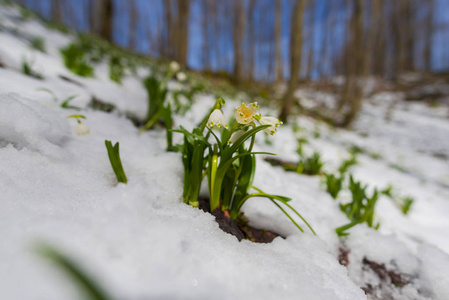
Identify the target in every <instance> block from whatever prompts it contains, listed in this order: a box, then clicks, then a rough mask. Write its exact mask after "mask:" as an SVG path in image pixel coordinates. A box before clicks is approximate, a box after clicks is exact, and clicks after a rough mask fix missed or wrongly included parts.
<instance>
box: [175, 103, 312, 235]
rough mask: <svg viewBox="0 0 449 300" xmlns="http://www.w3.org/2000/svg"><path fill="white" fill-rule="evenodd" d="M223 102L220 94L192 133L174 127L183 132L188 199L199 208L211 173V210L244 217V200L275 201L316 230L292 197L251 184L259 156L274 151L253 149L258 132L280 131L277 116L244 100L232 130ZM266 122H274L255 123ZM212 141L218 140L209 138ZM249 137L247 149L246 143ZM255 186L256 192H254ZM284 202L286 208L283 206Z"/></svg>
mask: <svg viewBox="0 0 449 300" xmlns="http://www.w3.org/2000/svg"><path fill="white" fill-rule="evenodd" d="M222 105H224V100H223V99H221V98H219V99H218V100H217V102H216V103H215V105H214V107H213V108H212V109H211V111H210V113H209V114H208V115H207V116H206V117H205V119H204V120H203V122H202V123H201V124H200V125H199V127H198V128H195V129H193V131H192V132H189V131H187V130H186V129H184V128H183V127H181V128H180V129H179V130H174V131H175V132H179V133H182V134H184V145H183V146H182V153H183V156H182V157H183V164H184V172H185V173H184V201H185V202H186V203H189V204H190V205H192V206H198V197H199V189H200V186H201V182H202V179H203V174H205V175H206V176H207V180H208V191H209V204H210V211H211V212H213V211H215V210H216V209H221V210H222V211H223V212H225V215H228V216H229V217H230V219H231V220H236V219H238V217H239V216H241V213H240V210H241V208H242V206H243V205H244V203H245V202H246V201H247V200H248V199H250V198H252V197H263V198H267V199H269V200H270V201H272V202H273V203H274V204H275V205H276V206H277V207H278V208H279V209H281V211H282V212H283V213H284V214H286V215H287V217H288V218H289V219H290V220H291V221H292V222H293V223H294V224H295V225H296V226H297V227H298V229H299V230H301V231H303V229H302V228H301V226H299V224H298V223H297V222H296V221H295V220H294V219H293V218H292V217H291V216H290V215H289V213H288V212H287V211H286V210H285V209H284V207H287V208H288V209H290V210H291V211H292V212H293V213H294V214H295V215H297V216H298V217H299V218H301V219H302V220H303V221H304V222H305V224H306V225H307V226H308V227H309V228H310V230H311V231H312V232H313V229H312V228H311V227H310V225H309V224H308V223H307V222H306V221H305V219H304V218H303V217H302V216H301V215H300V214H299V213H298V212H297V211H296V210H295V209H294V208H293V207H292V206H291V205H290V204H289V203H288V202H289V201H290V200H291V199H290V198H287V197H284V196H279V195H271V194H267V193H265V192H263V191H262V190H261V189H259V188H257V187H254V186H253V179H254V176H255V170H256V159H255V155H257V154H272V153H266V152H253V151H252V149H253V146H254V142H255V136H256V134H257V133H258V132H260V131H262V130H265V131H266V132H268V133H271V134H272V133H273V132H276V127H277V126H278V125H279V124H280V122H279V121H277V123H275V122H274V120H273V119H274V118H270V117H265V119H264V117H262V116H260V114H257V113H256V111H257V109H258V105H257V103H252V104H250V105H249V106H246V105H245V104H242V105H241V106H240V107H239V108H238V109H237V111H236V115H235V118H236V121H234V125H233V126H232V127H231V128H230V129H228V127H227V125H226V119H225V117H224V115H223V113H222V112H221V107H222ZM256 120H257V121H259V123H260V124H262V123H263V122H265V121H266V120H271V121H273V124H266V125H257V124H256V123H255V121H256ZM215 128H218V129H220V131H221V138H219V137H218V136H217V135H216V134H215V133H214V131H213V129H215ZM210 139H212V140H213V141H214V142H210V141H209V140H210ZM247 140H250V141H251V142H250V144H249V146H248V147H245V142H246V141H247ZM251 190H255V192H252V193H251ZM282 206H284V207H282Z"/></svg>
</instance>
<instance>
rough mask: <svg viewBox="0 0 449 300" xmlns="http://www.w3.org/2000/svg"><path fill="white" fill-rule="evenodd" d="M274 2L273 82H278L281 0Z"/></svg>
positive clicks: (280, 49)
mask: <svg viewBox="0 0 449 300" xmlns="http://www.w3.org/2000/svg"><path fill="white" fill-rule="evenodd" d="M275 1H276V8H275V17H274V20H275V21H274V43H275V48H274V49H275V50H274V57H275V61H276V77H275V81H276V82H279V81H281V80H282V77H283V76H282V69H283V68H282V52H281V51H282V48H281V47H282V46H281V43H282V24H281V20H282V1H281V0H275Z"/></svg>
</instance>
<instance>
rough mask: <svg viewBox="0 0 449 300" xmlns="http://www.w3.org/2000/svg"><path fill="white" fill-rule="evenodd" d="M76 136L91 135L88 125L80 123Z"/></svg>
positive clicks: (77, 126)
mask: <svg viewBox="0 0 449 300" xmlns="http://www.w3.org/2000/svg"><path fill="white" fill-rule="evenodd" d="M76 134H77V135H86V134H89V127H87V125H86V124H84V123H81V122H80V121H78V125H76Z"/></svg>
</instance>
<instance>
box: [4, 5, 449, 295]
mask: <svg viewBox="0 0 449 300" xmlns="http://www.w3.org/2000/svg"><path fill="white" fill-rule="evenodd" d="M0 24H1V26H2V27H3V28H4V30H3V31H0V45H1V46H0V61H1V62H3V63H4V64H5V66H6V67H5V68H0V158H1V159H0V191H1V194H0V207H1V209H0V237H1V241H2V244H1V247H0V258H1V264H0V298H1V299H79V298H80V295H79V294H78V291H77V290H76V289H75V287H73V286H72V284H71V283H70V282H68V281H67V280H66V278H65V277H61V275H60V274H59V273H58V271H57V270H55V269H54V268H53V267H52V266H49V265H47V264H46V263H45V261H43V260H42V259H41V258H40V257H38V256H37V255H36V254H35V251H34V250H33V249H34V248H33V247H34V246H35V245H36V243H38V242H39V241H44V242H47V243H50V244H52V245H55V246H57V247H58V248H59V249H62V250H63V251H64V252H66V253H67V254H69V255H70V256H71V257H73V258H74V259H75V260H76V261H77V262H78V263H79V264H80V265H81V266H82V267H83V268H84V269H86V270H87V271H88V272H89V273H90V274H92V275H93V276H94V277H95V278H96V279H98V281H99V282H100V283H101V284H102V286H104V287H105V288H106V289H107V290H108V291H109V292H110V293H111V294H112V295H114V297H115V298H116V299H231V298H232V299H351V300H352V299H366V297H367V296H366V295H365V293H364V291H363V290H362V289H360V287H364V288H366V287H368V286H372V287H374V292H373V294H372V295H371V296H369V297H371V298H379V299H447V296H448V295H449V287H448V286H447V284H446V283H445V282H446V278H447V276H448V271H447V270H448V267H449V256H448V253H449V238H448V237H449V220H448V219H447V215H448V213H449V201H448V199H449V197H448V196H449V188H448V178H449V169H448V168H447V164H448V162H447V160H443V159H440V158H436V157H434V156H433V153H434V152H435V151H439V152H441V151H443V152H444V153H446V152H447V151H449V150H448V149H449V148H448V147H447V145H446V143H447V140H445V139H443V136H442V135H445V136H447V133H448V131H449V122H448V120H447V119H443V118H437V117H435V116H434V115H431V114H430V115H429V113H428V111H427V108H426V107H424V106H422V107H415V108H413V110H411V109H409V107H406V106H405V104H404V106H402V105H400V106H398V108H397V112H395V113H394V114H393V117H392V121H391V122H389V123H387V122H385V121H383V119H382V115H383V113H384V110H385V107H386V105H382V103H381V102H380V104H378V105H377V106H374V105H372V104H368V106H366V107H365V109H364V111H363V114H362V117H361V118H360V119H359V122H358V123H357V124H356V126H355V130H354V131H342V130H338V131H335V130H333V129H330V128H328V127H327V126H326V125H324V124H320V123H316V122H315V121H314V120H311V119H307V118H303V117H299V118H298V120H297V122H298V123H299V125H300V126H301V128H303V130H302V131H300V133H299V134H300V135H301V136H305V137H308V139H309V141H310V144H309V145H307V147H306V151H312V150H319V151H320V152H321V153H322V154H323V157H324V160H325V162H326V164H325V169H327V170H328V171H333V170H335V169H336V167H337V166H338V164H339V162H340V161H341V160H342V159H343V158H345V157H346V156H347V155H348V154H347V149H348V147H349V146H351V145H354V144H356V145H358V146H359V147H363V148H364V149H367V150H369V151H370V152H375V153H378V154H380V155H381V156H382V158H381V159H377V160H376V159H373V158H372V157H370V156H369V155H368V153H366V154H361V155H360V156H359V162H360V163H359V164H358V165H356V166H354V167H353V168H352V169H351V172H352V173H353V174H354V176H355V177H356V178H357V179H359V180H362V181H363V182H365V183H367V184H369V185H370V188H373V187H375V186H377V187H379V188H383V187H385V186H386V185H387V184H388V183H393V185H394V187H395V188H397V190H398V191H399V192H401V193H405V194H407V195H411V196H413V197H415V203H414V206H413V207H412V210H411V212H410V214H409V215H408V216H404V215H402V214H401V213H400V211H399V210H398V209H397V208H396V207H395V206H394V205H393V204H392V203H391V201H390V200H389V199H387V198H386V197H382V198H381V199H380V200H379V204H378V207H377V210H376V214H377V218H378V220H379V221H380V222H381V227H380V229H379V230H378V231H375V230H373V229H370V228H368V227H366V226H365V225H358V226H356V227H355V228H353V229H352V230H351V231H350V232H351V234H350V235H349V236H348V237H347V238H345V239H342V240H340V239H338V237H337V236H336V234H335V232H334V230H335V228H336V227H338V226H341V225H343V224H346V223H347V219H346V217H345V216H344V215H343V214H342V213H341V212H340V209H339V207H338V202H336V201H334V200H333V199H332V198H331V197H330V196H329V195H328V194H327V193H326V192H325V191H324V190H323V188H322V186H321V182H320V181H321V179H320V178H319V177H317V176H314V177H310V176H304V175H298V174H295V173H287V172H285V171H283V170H282V169H281V168H280V167H272V166H271V165H269V164H268V163H267V162H265V161H264V160H262V159H261V158H260V157H259V158H258V165H257V171H256V177H255V185H256V186H260V187H264V190H266V192H269V193H273V194H281V195H285V196H288V197H291V198H293V200H292V202H291V204H292V206H293V207H295V208H296V209H297V210H298V211H299V212H300V213H301V214H302V215H303V216H305V218H306V219H307V220H308V221H309V223H310V224H311V225H312V226H313V227H314V229H315V231H316V232H317V234H318V235H317V236H313V235H312V234H311V233H310V232H307V231H306V233H303V234H301V233H300V232H298V230H297V228H296V227H294V226H293V224H291V223H290V221H289V220H288V219H287V218H286V217H285V216H284V215H282V213H281V212H280V211H279V210H277V208H276V207H274V206H273V205H272V204H271V203H270V202H268V201H266V200H264V199H252V200H251V201H249V202H248V203H247V204H245V206H244V212H245V214H246V215H247V216H248V218H249V219H250V222H251V224H252V225H254V226H261V227H264V228H267V229H271V230H274V231H277V232H279V233H281V234H284V235H286V236H287V238H286V239H285V240H284V239H281V238H277V239H275V240H274V242H273V243H271V244H254V243H251V242H249V241H242V242H238V241H237V239H236V238H235V237H233V236H231V235H229V234H226V233H224V232H223V231H221V230H220V229H219V228H218V225H217V223H216V222H215V220H214V217H213V216H211V215H209V214H206V213H203V212H202V211H200V210H198V209H196V208H193V207H190V206H187V205H185V204H183V203H182V199H181V198H182V180H183V168H182V163H181V157H180V155H179V154H178V153H167V152H165V147H166V145H165V131H164V130H161V129H156V130H153V131H150V132H147V133H144V134H139V133H138V128H136V127H134V125H133V124H132V122H131V121H130V120H128V119H126V118H125V117H124V114H125V113H126V112H131V113H133V114H134V115H136V116H140V117H143V116H144V115H145V112H146V105H147V103H146V92H145V90H144V89H143V87H142V86H141V83H140V80H141V78H142V77H141V76H134V75H129V76H127V77H126V79H125V80H124V83H123V85H117V84H115V83H114V82H112V81H110V80H109V79H108V74H107V66H106V65H104V64H100V65H99V66H96V68H95V72H96V77H95V78H81V77H78V76H76V75H73V74H71V73H70V72H69V71H68V70H66V69H65V67H64V66H63V64H62V58H61V57H60V55H59V52H58V49H59V48H61V47H63V46H64V45H66V44H67V43H69V42H70V40H72V38H71V37H67V36H65V35H62V34H60V33H57V32H53V31H49V30H48V29H46V28H45V27H44V26H42V25H41V24H39V23H38V22H37V21H34V20H29V21H26V22H23V21H21V20H20V18H19V13H18V11H17V10H16V9H13V8H11V7H1V8H0ZM13 28H16V29H15V30H12V29H13ZM5 29H7V30H5ZM17 32H18V33H19V34H20V33H23V34H28V35H33V36H42V37H44V38H45V42H46V46H47V54H44V53H39V52H36V51H33V50H31V49H30V48H29V47H28V45H27V42H26V41H24V40H23V39H20V38H17ZM24 56H29V57H33V59H34V60H35V63H34V65H35V66H36V68H40V71H41V72H42V73H43V75H44V76H45V79H44V80H37V79H34V78H31V77H27V76H25V75H23V74H21V73H20V64H21V61H22V57H24ZM140 71H141V72H139V74H140V73H142V74H145V72H147V70H140ZM59 75H63V76H66V77H69V78H73V79H74V80H75V81H77V82H80V83H81V85H76V84H73V83H71V82H67V81H65V80H62V79H61V78H60V76H59ZM170 86H172V87H174V86H175V85H170ZM39 88H47V89H50V90H51V91H53V92H54V94H55V95H56V97H57V98H58V99H59V100H58V101H59V103H57V102H55V101H54V100H53V99H52V97H51V96H50V95H49V94H48V93H44V92H42V91H39V90H37V89H39ZM75 94H76V95H78V97H77V98H76V99H75V100H73V102H72V103H71V104H72V105H75V106H78V107H81V108H82V111H81V112H76V111H73V110H67V109H62V108H60V107H59V104H60V102H61V101H62V100H63V99H65V98H67V97H69V96H71V95H75ZM93 97H95V98H98V99H101V100H102V101H105V102H108V103H112V104H114V105H116V107H117V110H116V111H115V112H113V113H105V112H101V111H95V110H92V109H91V108H89V107H88V104H89V102H90V101H91V99H92V98H93ZM236 100H238V101H241V100H246V101H249V99H236ZM213 103H214V98H213V97H212V95H201V96H198V97H197V99H196V103H195V105H194V106H193V107H192V109H191V110H190V111H189V112H187V113H186V115H185V116H175V117H174V119H175V122H176V124H177V125H183V126H184V127H186V128H192V127H193V126H194V124H196V123H197V122H198V121H199V120H201V119H202V118H203V117H204V115H205V114H206V112H207V111H208V110H209V109H210V107H211V105H212V104H213ZM237 103H238V102H237V101H233V100H232V99H227V104H226V106H225V113H228V114H229V113H230V112H231V111H232V109H233V107H235V106H236V105H237ZM269 112H270V111H268V113H269ZM74 113H82V114H83V115H85V116H86V117H87V119H86V120H85V122H84V123H85V124H86V125H87V126H88V127H89V128H90V134H88V135H86V136H77V135H76V134H75V127H76V121H75V120H74V119H67V118H66V117H67V116H68V115H71V114H74ZM271 114H272V115H275V112H271ZM412 115H413V117H411V116H412ZM316 130H319V131H320V132H321V135H320V137H319V138H314V131H316ZM360 132H363V135H364V137H361V136H360V134H359V133H360ZM432 134H433V135H432ZM297 137H298V133H295V132H294V131H293V130H292V128H291V127H288V126H284V127H283V128H281V129H280V130H279V133H278V134H277V136H275V137H274V138H272V145H266V144H265V143H264V142H263V141H264V138H262V136H260V137H259V139H258V144H257V145H256V147H257V148H258V149H259V150H263V151H271V152H275V153H278V154H279V157H280V158H283V159H287V160H295V159H297V158H298V157H297V154H296V153H295V149H296V146H297V142H296V139H297ZM106 139H107V140H111V141H112V142H116V141H119V142H120V154H121V158H122V162H123V165H124V169H125V171H126V174H127V176H128V180H129V182H128V184H126V185H124V184H117V182H116V179H115V175H114V173H113V171H112V168H111V166H110V163H109V160H108V158H107V152H106V149H105V146H104V140H106ZM180 139H181V137H180V136H179V135H175V140H177V141H180ZM392 163H395V164H400V165H401V166H402V167H403V168H404V169H406V170H407V171H406V172H402V171H399V170H398V169H397V168H392V167H391V164H392ZM345 197H348V195H347V194H343V195H342V199H343V200H344V199H345ZM340 248H345V249H349V250H350V252H349V254H348V258H349V261H350V263H349V265H348V267H344V266H342V265H340V264H339V262H338V256H339V255H340V250H339V249H340ZM364 259H368V260H370V261H375V262H376V263H379V264H384V265H385V267H386V269H387V270H393V271H395V272H397V273H401V274H404V276H405V277H406V278H407V280H408V283H407V284H406V285H405V286H403V287H402V288H398V287H395V286H394V284H391V283H385V281H383V280H382V279H381V278H380V277H379V275H378V274H377V273H376V272H374V271H373V270H372V269H370V268H369V267H368V266H367V264H366V263H364V262H363V261H364ZM24 287H26V288H24ZM376 287H377V288H376Z"/></svg>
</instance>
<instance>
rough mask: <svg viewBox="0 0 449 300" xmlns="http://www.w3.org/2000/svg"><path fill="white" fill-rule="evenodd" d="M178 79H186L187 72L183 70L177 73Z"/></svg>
mask: <svg viewBox="0 0 449 300" xmlns="http://www.w3.org/2000/svg"><path fill="white" fill-rule="evenodd" d="M176 79H178V81H181V82H182V81H185V80H186V79H187V76H186V74H185V73H183V72H179V73H178V74H176Z"/></svg>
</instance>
